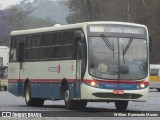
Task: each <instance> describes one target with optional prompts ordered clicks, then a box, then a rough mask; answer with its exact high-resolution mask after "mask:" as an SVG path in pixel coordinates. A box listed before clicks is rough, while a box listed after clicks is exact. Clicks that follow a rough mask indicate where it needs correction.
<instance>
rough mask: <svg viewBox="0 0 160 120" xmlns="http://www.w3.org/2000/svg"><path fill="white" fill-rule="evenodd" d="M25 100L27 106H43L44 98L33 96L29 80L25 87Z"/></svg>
mask: <svg viewBox="0 0 160 120" xmlns="http://www.w3.org/2000/svg"><path fill="white" fill-rule="evenodd" d="M25 101H26V105H27V106H36V107H40V106H43V103H44V99H42V98H32V95H31V85H30V83H29V82H28V83H27V84H26V87H25Z"/></svg>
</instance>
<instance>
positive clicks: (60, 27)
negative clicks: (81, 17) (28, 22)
mask: <svg viewBox="0 0 160 120" xmlns="http://www.w3.org/2000/svg"><path fill="white" fill-rule="evenodd" d="M89 24H97V25H98V24H114V25H116V24H117V25H118V24H120V25H131V26H137V27H145V28H146V26H145V25H142V24H135V23H127V22H113V21H112V22H111V21H95V22H84V23H76V24H67V25H59V24H58V25H54V26H52V27H44V28H36V29H27V30H19V31H12V32H11V35H13V36H14V35H24V34H32V33H42V32H49V31H56V30H64V29H74V28H83V27H85V26H86V25H89Z"/></svg>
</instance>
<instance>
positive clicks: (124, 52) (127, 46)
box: [122, 37, 133, 63]
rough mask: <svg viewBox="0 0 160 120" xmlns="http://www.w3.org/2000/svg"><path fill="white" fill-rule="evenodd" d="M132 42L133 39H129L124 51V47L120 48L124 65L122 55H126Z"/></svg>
mask: <svg viewBox="0 0 160 120" xmlns="http://www.w3.org/2000/svg"><path fill="white" fill-rule="evenodd" d="M132 41H133V37H131V38H130V40H129V41H128V43H127V45H126V47H125V49H124V45H123V46H122V51H123V53H122V55H123V62H124V63H125V61H124V55H125V54H126V53H127V51H128V49H129V47H130V46H131V43H132Z"/></svg>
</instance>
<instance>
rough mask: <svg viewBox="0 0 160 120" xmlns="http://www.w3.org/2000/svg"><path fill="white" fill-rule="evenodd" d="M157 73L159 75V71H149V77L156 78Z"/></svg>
mask: <svg viewBox="0 0 160 120" xmlns="http://www.w3.org/2000/svg"><path fill="white" fill-rule="evenodd" d="M158 73H159V69H151V71H150V75H151V76H158Z"/></svg>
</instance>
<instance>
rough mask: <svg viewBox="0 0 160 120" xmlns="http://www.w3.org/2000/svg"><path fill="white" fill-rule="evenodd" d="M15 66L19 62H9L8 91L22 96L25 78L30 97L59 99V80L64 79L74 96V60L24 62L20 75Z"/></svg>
mask: <svg viewBox="0 0 160 120" xmlns="http://www.w3.org/2000/svg"><path fill="white" fill-rule="evenodd" d="M66 63H67V64H66ZM17 66H19V63H16V64H15V63H10V65H9V71H10V77H9V86H10V87H9V88H10V89H9V92H11V93H13V94H16V95H19V96H24V89H25V88H24V83H25V81H26V80H29V81H30V83H31V91H32V97H34V98H55V99H60V86H61V82H62V80H63V79H66V80H67V81H68V83H69V87H70V88H71V91H72V92H71V93H72V94H70V96H71V98H72V97H73V98H74V97H75V83H74V82H75V80H76V61H75V60H72V61H49V62H24V63H23V68H22V72H21V75H19V71H18V70H19V67H17ZM13 71H14V72H13ZM67 71H70V72H67ZM31 73H32V74H31Z"/></svg>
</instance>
